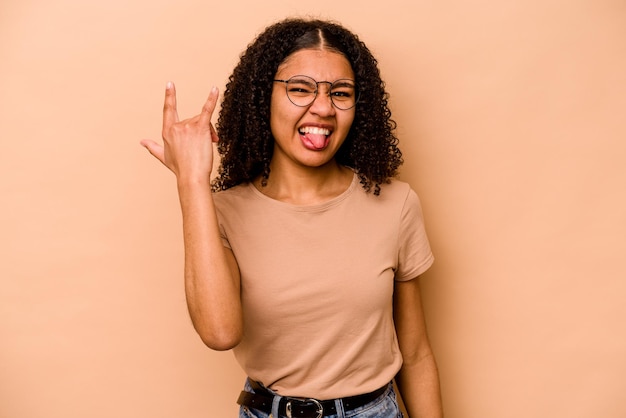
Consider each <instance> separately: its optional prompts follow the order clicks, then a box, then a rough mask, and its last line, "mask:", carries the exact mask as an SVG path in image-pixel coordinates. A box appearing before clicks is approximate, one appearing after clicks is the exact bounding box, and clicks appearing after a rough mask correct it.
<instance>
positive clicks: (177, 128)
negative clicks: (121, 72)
mask: <svg viewBox="0 0 626 418" xmlns="http://www.w3.org/2000/svg"><path fill="white" fill-rule="evenodd" d="M218 96H219V92H218V90H217V88H216V87H213V88H212V89H211V92H210V94H209V97H208V99H207V101H206V103H205V104H204V106H203V107H202V111H201V112H200V113H199V114H198V115H196V116H194V117H192V118H189V119H184V120H179V117H178V110H177V106H176V87H175V86H174V84H173V83H171V82H169V83H167V87H166V89H165V103H164V105H163V133H162V135H163V145H160V144H158V143H156V142H155V141H152V140H149V139H145V140H142V141H141V145H143V146H144V147H146V148H147V149H148V151H149V152H150V154H152V155H153V156H154V157H155V158H157V159H158V160H159V161H161V162H162V163H163V164H164V165H165V166H166V167H167V168H169V169H170V170H171V171H172V172H173V173H174V174H175V175H176V177H177V178H178V180H179V181H180V180H201V181H205V180H206V181H209V180H210V174H211V169H212V167H213V145H212V143H213V142H217V141H218V138H217V133H216V132H215V129H214V127H213V125H212V124H211V117H212V115H213V111H214V110H215V107H216V105H217V99H218Z"/></svg>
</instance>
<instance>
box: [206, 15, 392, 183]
mask: <svg viewBox="0 0 626 418" xmlns="http://www.w3.org/2000/svg"><path fill="white" fill-rule="evenodd" d="M320 48H323V49H326V50H330V51H333V52H338V53H340V54H342V55H343V56H344V57H345V58H346V59H347V60H348V62H349V63H350V65H351V66H352V70H353V71H354V74H355V83H356V85H357V88H358V90H359V93H360V97H359V100H358V102H357V105H356V108H355V117H354V121H353V123H352V126H351V128H350V131H349V133H348V135H347V137H346V139H345V141H344V143H343V144H342V146H341V147H340V148H339V150H338V151H337V153H336V155H335V160H336V161H337V162H338V163H339V164H341V165H344V166H346V167H350V168H352V169H353V170H354V171H355V173H356V174H357V175H358V177H359V179H360V182H361V185H362V187H363V188H364V189H365V190H366V191H367V192H370V191H372V189H373V192H374V194H375V195H378V194H379V193H380V185H381V184H383V183H388V182H389V181H390V179H391V178H392V177H394V176H395V175H396V174H397V171H398V168H399V167H400V165H401V164H402V163H403V160H402V153H401V152H400V149H399V148H398V139H397V138H396V136H395V134H394V130H395V128H396V123H395V121H393V120H392V119H391V111H390V110H389V107H388V104H387V102H388V98H389V94H388V93H387V92H386V91H385V83H384V82H383V81H382V79H381V77H380V71H379V69H378V63H377V61H376V59H375V58H374V57H373V55H372V54H371V52H370V51H369V49H368V48H367V46H366V45H365V44H364V43H363V42H362V41H360V40H359V38H358V37H357V36H356V35H355V34H353V33H351V32H350V31H348V30H347V29H345V28H344V27H342V26H341V25H339V24H336V23H333V22H329V21H323V20H317V19H311V20H306V19H286V20H283V21H280V22H278V23H275V24H273V25H271V26H269V27H268V28H266V29H265V30H264V31H263V32H262V33H261V34H260V35H259V36H258V37H257V38H256V39H255V40H254V41H253V42H252V43H251V44H250V45H248V47H247V49H246V50H245V51H244V53H243V54H242V55H241V57H240V61H239V63H238V64H237V66H236V67H235V69H234V70H233V73H232V75H231V76H230V77H229V81H228V83H227V85H226V90H225V92H224V100H223V102H222V107H221V111H220V114H219V118H218V122H217V133H218V136H219V138H220V141H219V142H218V145H217V150H218V152H219V154H220V156H221V162H220V167H219V171H218V176H217V177H216V178H215V179H214V180H213V182H212V189H213V191H219V190H225V189H228V188H230V187H233V186H236V185H238V184H240V183H244V182H250V181H252V180H253V179H255V178H256V177H258V176H262V181H261V183H262V185H266V184H267V180H268V178H269V175H270V160H271V158H272V154H273V150H274V138H273V136H272V132H271V129H270V101H271V95H272V88H273V80H274V78H275V75H276V72H277V71H278V67H279V65H280V64H281V63H283V62H284V61H285V59H286V58H287V57H289V56H290V55H291V54H293V53H294V52H296V51H299V50H302V49H320Z"/></svg>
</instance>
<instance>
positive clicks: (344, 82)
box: [333, 78, 354, 87]
mask: <svg viewBox="0 0 626 418" xmlns="http://www.w3.org/2000/svg"><path fill="white" fill-rule="evenodd" d="M333 87H354V81H353V80H350V79H347V78H340V79H339V80H335V81H333Z"/></svg>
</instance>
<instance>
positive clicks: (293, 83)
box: [287, 76, 317, 106]
mask: <svg viewBox="0 0 626 418" xmlns="http://www.w3.org/2000/svg"><path fill="white" fill-rule="evenodd" d="M316 94H317V83H316V82H315V80H313V79H312V78H310V77H306V76H296V77H292V78H290V79H289V80H287V97H289V100H291V102H292V103H293V104H295V105H296V106H308V105H310V104H311V103H313V100H315V95H316Z"/></svg>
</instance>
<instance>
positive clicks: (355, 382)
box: [214, 175, 433, 399]
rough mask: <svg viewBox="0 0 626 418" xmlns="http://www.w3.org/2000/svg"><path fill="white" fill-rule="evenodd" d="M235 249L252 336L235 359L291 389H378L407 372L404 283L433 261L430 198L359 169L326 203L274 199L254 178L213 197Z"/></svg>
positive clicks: (320, 395) (283, 391) (346, 392)
mask: <svg viewBox="0 0 626 418" xmlns="http://www.w3.org/2000/svg"><path fill="white" fill-rule="evenodd" d="M214 198H215V203H216V206H217V209H218V219H219V224H220V229H221V233H222V238H223V242H224V245H225V246H227V247H229V248H231V249H232V251H233V253H234V255H235V257H236V259H237V263H238V264H239V269H240V272H241V288H242V294H241V297H242V303H243V314H244V336H243V339H242V341H241V343H240V344H239V345H238V346H237V347H235V348H234V353H235V356H236V358H237V360H238V362H239V363H240V365H241V366H242V368H243V369H244V371H245V372H246V373H247V374H248V376H250V378H252V379H254V380H257V381H259V382H262V383H263V384H264V385H265V386H267V387H270V388H271V389H272V390H274V391H276V392H277V393H278V394H280V395H283V396H294V397H306V398H316V399H332V398H338V397H344V396H352V395H356V394H362V393H367V392H370V391H373V390H375V389H378V388H379V387H381V386H383V385H385V384H386V383H388V382H389V381H391V379H393V377H394V376H395V374H396V373H397V372H398V370H399V369H400V366H401V364H402V356H401V353H400V351H399V348H398V342H397V338H396V333H395V328H394V324H393V315H392V313H393V311H392V295H393V286H394V280H410V279H413V278H415V277H417V276H419V275H420V274H422V273H423V272H424V271H426V270H427V269H428V268H429V267H430V265H431V264H432V262H433V255H432V253H431V250H430V246H429V243H428V238H427V237H426V232H425V230H424V223H423V219H422V211H421V207H420V203H419V199H418V197H417V195H416V194H415V192H414V191H413V190H411V188H410V187H409V185H408V184H406V183H403V182H400V181H395V180H394V181H392V183H391V184H386V185H383V186H382V190H381V193H380V196H375V195H374V194H372V193H366V192H365V191H364V190H363V188H362V187H361V186H360V183H359V181H358V177H357V176H356V175H355V176H354V179H353V181H352V184H351V185H350V187H349V188H348V189H347V190H346V191H345V192H344V193H342V194H341V195H339V196H337V197H336V198H334V199H332V200H330V201H328V202H325V203H323V204H319V205H313V206H295V205H291V204H287V203H283V202H280V201H276V200H273V199H271V198H269V197H267V196H265V195H263V194H262V193H261V192H259V191H258V190H257V189H256V188H255V187H254V186H253V185H252V184H242V185H239V186H236V187H233V188H231V189H228V190H226V191H222V192H219V193H216V194H215V195H214Z"/></svg>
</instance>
